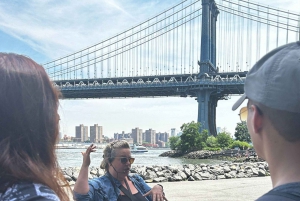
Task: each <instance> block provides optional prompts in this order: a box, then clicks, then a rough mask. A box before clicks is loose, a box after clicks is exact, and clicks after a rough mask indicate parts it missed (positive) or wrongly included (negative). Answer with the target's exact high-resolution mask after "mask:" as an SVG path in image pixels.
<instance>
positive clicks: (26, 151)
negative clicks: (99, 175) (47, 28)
mask: <svg viewBox="0 0 300 201" xmlns="http://www.w3.org/2000/svg"><path fill="white" fill-rule="evenodd" d="M58 96H59V92H58V91H57V90H56V89H54V87H53V86H52V83H51V81H50V79H49V77H48V75H47V74H46V72H45V70H44V68H43V67H42V66H40V65H38V64H37V63H36V62H34V61H33V60H32V59H30V58H28V57H25V56H22V55H17V54H12V53H9V54H7V53H0V193H3V192H5V191H6V189H7V188H8V187H11V186H12V185H13V184H14V183H16V182H18V181H30V182H34V183H40V184H44V185H46V186H48V187H49V188H51V189H52V190H53V191H54V192H55V193H56V194H57V195H58V197H59V198H60V199H61V200H69V198H68V196H67V193H66V192H65V190H64V189H63V188H61V185H66V186H67V190H69V189H70V188H69V186H68V184H67V182H66V180H65V179H64V177H63V175H62V173H61V170H60V168H59V167H58V163H57V158H56V154H55V143H56V141H57V138H58V132H59V126H58V122H59V115H58V113H57V110H58V105H59V103H58Z"/></svg>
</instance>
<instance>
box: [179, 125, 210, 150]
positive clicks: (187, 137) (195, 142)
mask: <svg viewBox="0 0 300 201" xmlns="http://www.w3.org/2000/svg"><path fill="white" fill-rule="evenodd" d="M199 128H200V123H199V122H198V123H196V122H194V121H192V122H190V123H186V124H183V125H182V126H181V127H180V129H181V131H182V135H181V136H180V139H181V140H180V149H181V151H182V152H183V153H185V152H189V151H194V150H199V149H202V148H203V139H204V138H207V137H206V133H205V132H204V133H203V132H202V135H201V134H200V133H199ZM207 136H208V134H207ZM204 143H205V141H204Z"/></svg>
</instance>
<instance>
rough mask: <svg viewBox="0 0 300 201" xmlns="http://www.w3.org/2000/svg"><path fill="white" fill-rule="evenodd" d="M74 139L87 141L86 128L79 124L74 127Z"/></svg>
mask: <svg viewBox="0 0 300 201" xmlns="http://www.w3.org/2000/svg"><path fill="white" fill-rule="evenodd" d="M75 131H76V139H77V140H79V139H80V141H81V142H84V141H87V140H88V139H89V138H88V126H84V125H83V124H80V125H79V126H76V128H75Z"/></svg>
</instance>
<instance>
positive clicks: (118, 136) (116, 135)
mask: <svg viewBox="0 0 300 201" xmlns="http://www.w3.org/2000/svg"><path fill="white" fill-rule="evenodd" d="M124 138H131V133H125V131H122V133H114V139H115V140H120V139H124Z"/></svg>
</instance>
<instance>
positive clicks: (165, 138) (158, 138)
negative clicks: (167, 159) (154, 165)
mask: <svg viewBox="0 0 300 201" xmlns="http://www.w3.org/2000/svg"><path fill="white" fill-rule="evenodd" d="M156 141H163V142H168V141H169V133H167V132H164V133H161V132H159V133H156Z"/></svg>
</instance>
